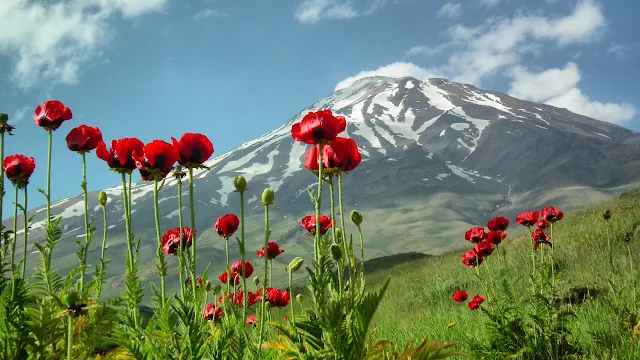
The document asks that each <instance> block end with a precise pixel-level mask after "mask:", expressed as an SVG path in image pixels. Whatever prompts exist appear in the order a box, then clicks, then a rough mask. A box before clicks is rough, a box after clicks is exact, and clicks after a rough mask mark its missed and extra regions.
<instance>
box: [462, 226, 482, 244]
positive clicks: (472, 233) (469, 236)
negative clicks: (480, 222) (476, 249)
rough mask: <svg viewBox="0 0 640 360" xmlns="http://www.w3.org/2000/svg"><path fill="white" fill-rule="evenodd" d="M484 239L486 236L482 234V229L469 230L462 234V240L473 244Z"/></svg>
mask: <svg viewBox="0 0 640 360" xmlns="http://www.w3.org/2000/svg"><path fill="white" fill-rule="evenodd" d="M486 237H487V234H486V233H485V232H484V228H481V227H474V228H471V229H469V230H468V231H467V232H466V233H465V234H464V239H465V240H467V241H470V242H472V243H474V244H477V243H479V242H481V241H482V240H484V239H485V238H486Z"/></svg>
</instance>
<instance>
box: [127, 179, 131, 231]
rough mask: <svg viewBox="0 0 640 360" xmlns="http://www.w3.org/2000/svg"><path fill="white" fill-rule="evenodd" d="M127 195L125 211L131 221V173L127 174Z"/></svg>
mask: <svg viewBox="0 0 640 360" xmlns="http://www.w3.org/2000/svg"><path fill="white" fill-rule="evenodd" d="M127 192H128V197H127V201H128V203H127V209H128V210H127V211H128V212H129V221H131V174H129V187H128V188H127Z"/></svg>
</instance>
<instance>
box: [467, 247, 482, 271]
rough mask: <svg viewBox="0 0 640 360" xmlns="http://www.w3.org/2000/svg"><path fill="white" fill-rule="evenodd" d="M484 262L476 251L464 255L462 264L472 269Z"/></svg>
mask: <svg viewBox="0 0 640 360" xmlns="http://www.w3.org/2000/svg"><path fill="white" fill-rule="evenodd" d="M483 262H484V258H483V257H482V256H480V255H478V253H476V251H475V250H469V251H467V252H466V253H464V254H462V263H463V264H465V265H466V266H467V267H468V268H470V269H472V268H474V267H476V266H478V265H480V264H482V263H483Z"/></svg>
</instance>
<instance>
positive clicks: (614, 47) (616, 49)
mask: <svg viewBox="0 0 640 360" xmlns="http://www.w3.org/2000/svg"><path fill="white" fill-rule="evenodd" d="M627 51H629V46H627V45H624V44H618V43H611V44H610V45H609V48H607V54H610V55H613V56H615V57H616V58H618V59H622V58H624V57H625V55H626V54H627Z"/></svg>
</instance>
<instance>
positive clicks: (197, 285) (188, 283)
mask: <svg viewBox="0 0 640 360" xmlns="http://www.w3.org/2000/svg"><path fill="white" fill-rule="evenodd" d="M192 283H193V281H192V280H191V279H189V280H187V285H188V286H191V284H192ZM201 286H202V278H197V279H196V287H197V288H199V287H201Z"/></svg>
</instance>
